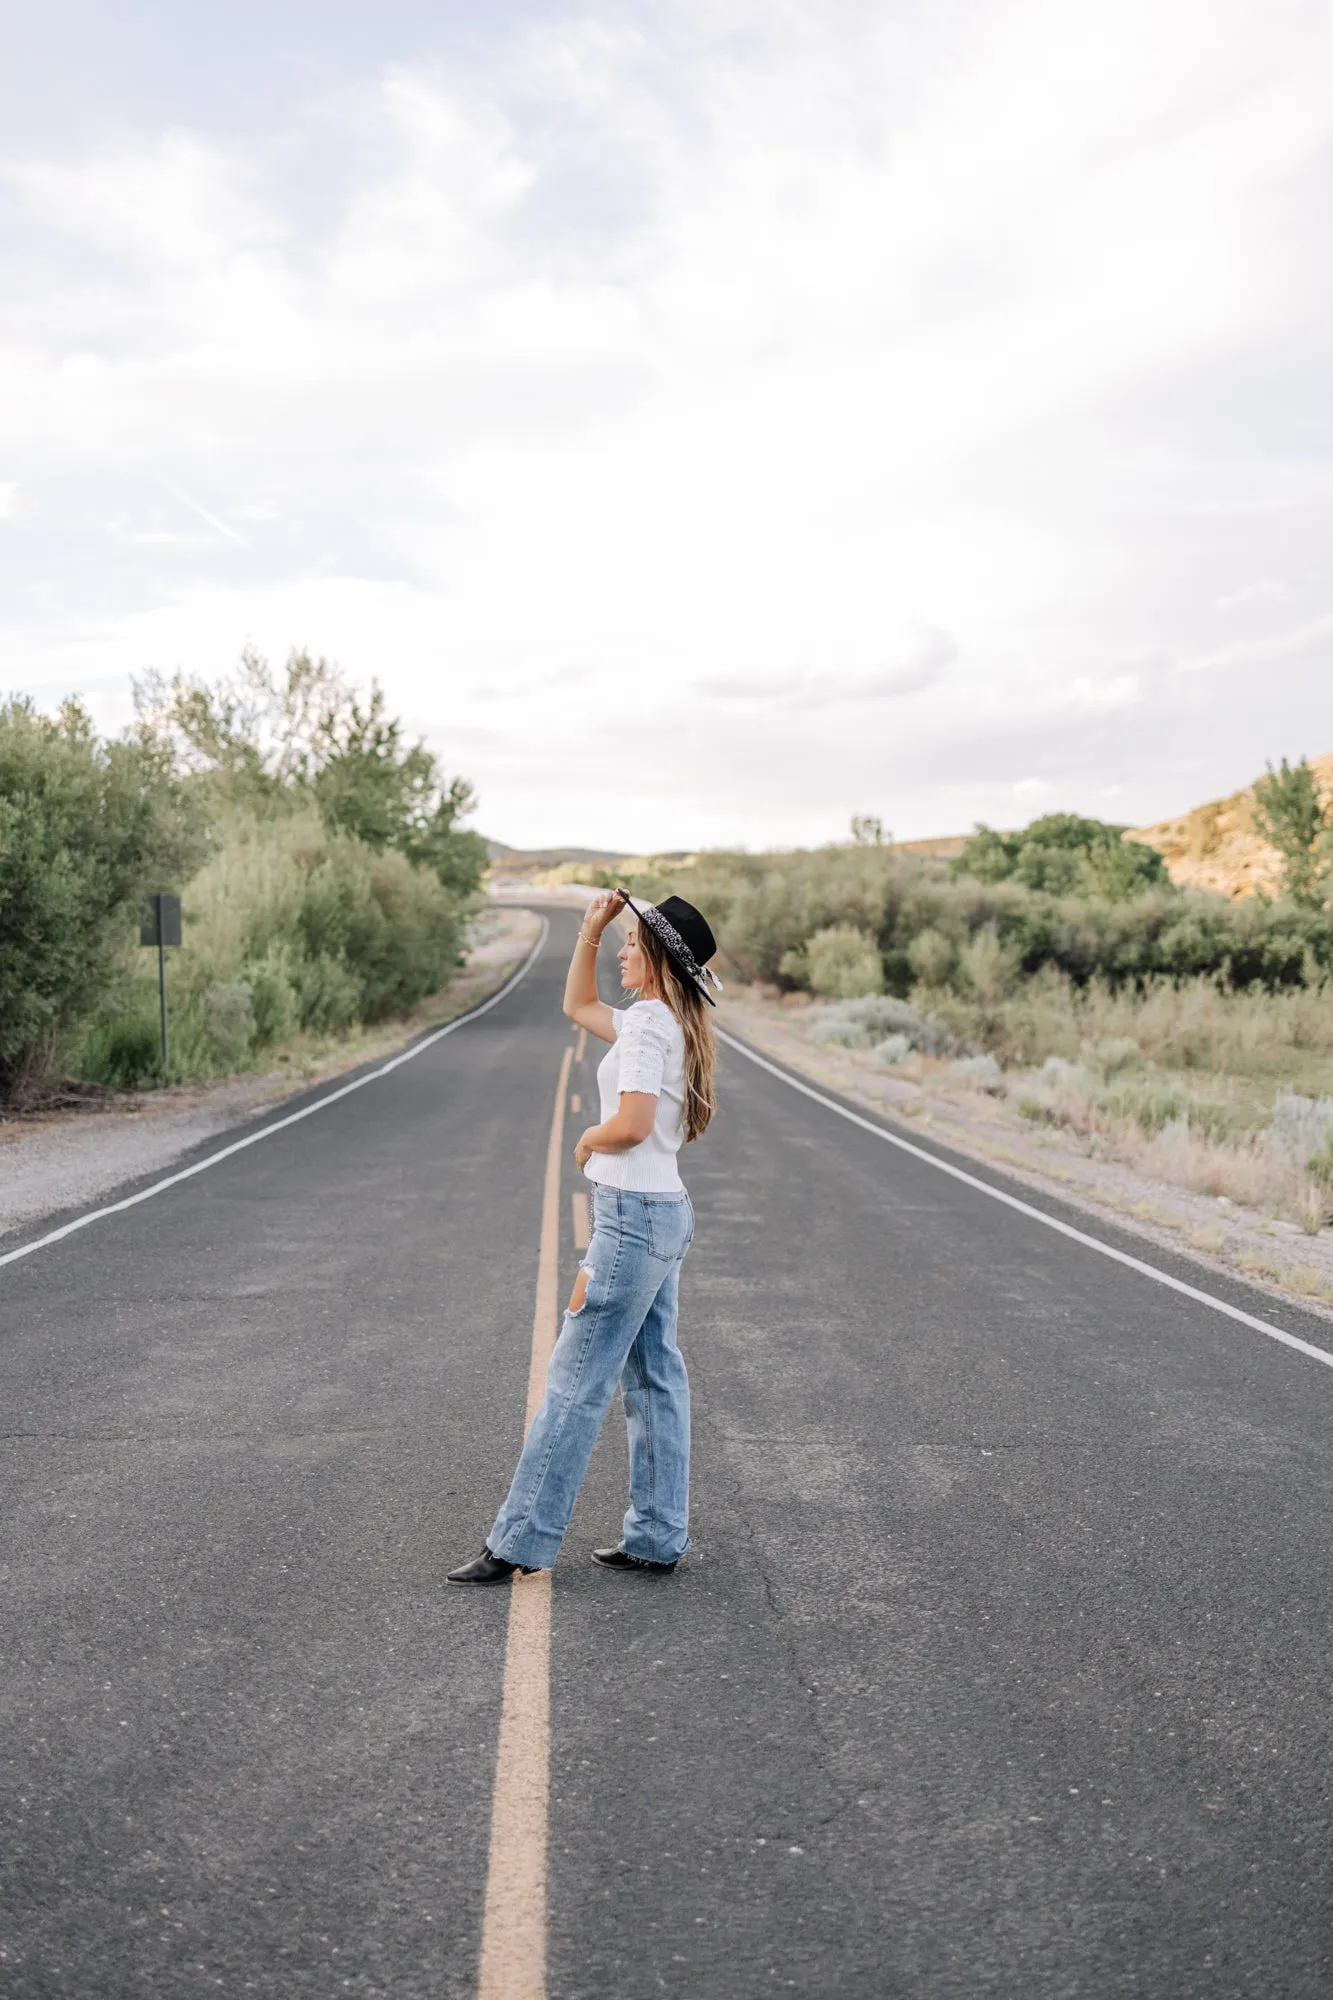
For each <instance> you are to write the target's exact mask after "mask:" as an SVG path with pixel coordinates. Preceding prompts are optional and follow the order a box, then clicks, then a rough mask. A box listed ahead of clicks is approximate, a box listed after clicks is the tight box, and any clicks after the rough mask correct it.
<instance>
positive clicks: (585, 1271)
mask: <svg viewBox="0 0 1333 2000" xmlns="http://www.w3.org/2000/svg"><path fill="white" fill-rule="evenodd" d="M596 1276H597V1272H596V1271H595V1269H594V1268H593V1266H592V1265H591V1264H580V1266H579V1274H578V1276H577V1278H575V1280H574V1289H573V1291H572V1292H571V1293H570V1295H569V1310H570V1311H571V1312H572V1313H577V1312H582V1311H583V1301H584V1300H585V1299H586V1298H587V1296H588V1286H589V1284H590V1282H591V1281H592V1279H593V1278H595V1277H596Z"/></svg>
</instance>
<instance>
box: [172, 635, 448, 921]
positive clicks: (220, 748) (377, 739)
mask: <svg viewBox="0 0 1333 2000" xmlns="http://www.w3.org/2000/svg"><path fill="white" fill-rule="evenodd" d="M135 698H136V702H137V703H138V706H139V710H140V713H141V714H142V715H143V716H145V717H146V718H147V719H149V720H150V721H151V722H152V723H153V724H154V725H155V726H156V727H158V728H160V729H164V730H165V731H167V732H168V733H169V734H170V735H171V737H172V738H173V740H174V741H175V742H176V744H177V746H178V750H179V753H180V756H181V759H182V762H183V763H184V765H185V767H186V769H187V770H190V771H192V772H194V773H195V774H196V775H197V776H198V777H199V778H200V779H201V780H202V781H203V782H204V783H205V784H206V785H207V786H209V787H211V788H212V789H213V790H214V791H215V792H216V793H217V794H218V795H219V796H220V798H221V799H223V800H225V801H226V802H228V803H233V804H239V805H246V806H250V807H252V808H254V809H257V810H260V811H281V810H283V809H284V808H285V807H287V806H293V805H300V804H304V803H306V802H308V801H310V800H313V802H314V803H315V805H316V806H317V807H318V809H319V811H320V814H321V816H322V818H323V820H324V823H325V825H326V826H329V827H334V828H337V829H339V830H340V831H342V832H344V833H351V834H354V835H355V836H356V837H357V839H358V840H363V841H364V842H365V843H366V845H367V846H368V847H372V848H374V849H375V850H376V851H377V852H381V853H382V852H383V851H384V850H385V849H386V848H392V849H393V850H395V851H396V852H398V853H400V854H403V855H405V856H406V857H407V859H408V860H409V861H411V862H412V863H413V864H414V866H416V867H421V868H429V869H430V870H431V871H432V872H433V873H434V874H436V875H437V876H438V877H439V879H440V881H441V882H442V883H443V884H444V885H445V887H446V888H449V889H452V890H453V891H454V892H455V893H456V894H458V895H459V896H463V897H466V896H470V895H472V894H474V893H475V892H476V890H477V888H478V887H479V886H480V883H481V878H482V875H483V873H484V872H485V868H486V862H487V854H486V843H485V841H484V840H483V839H482V838H481V836H480V834H477V833H472V832H468V831H465V830H464V829H463V828H462V827H461V826H460V825H459V824H458V822H459V821H460V820H461V819H463V818H464V817H465V816H466V815H467V814H468V813H469V812H471V811H472V809H473V807H474V805H475V798H474V795H473V792H472V787H471V786H470V785H469V784H468V783H467V782H466V780H465V779H462V778H453V779H451V780H449V781H448V782H447V783H446V781H445V780H444V778H443V776H442V774H441V772H440V769H439V765H438V762H437V760H436V758H435V756H434V754H433V752H432V751H430V750H429V749H427V747H426V745H425V743H424V742H423V741H420V740H418V741H416V742H410V741H409V740H408V738H407V736H406V733H405V731H404V728H403V724H402V722H401V721H400V720H399V719H398V718H397V717H396V716H391V715H390V714H389V713H388V707H387V703H386V700H385V695H384V691H383V689H382V688H381V687H380V686H379V684H378V683H377V682H373V681H372V683H371V688H370V694H369V696H368V697H367V698H366V699H365V700H364V701H363V700H362V699H361V697H360V696H359V695H358V694H357V691H356V690H355V688H354V687H353V686H352V685H351V683H350V682H349V681H348V680H347V679H346V678H345V676H344V675H343V674H342V673H341V672H340V671H339V669H338V668H337V667H335V666H333V665H332V664H331V663H330V662H329V661H328V660H324V659H312V658H311V656H310V655H309V654H308V653H304V652H293V653H291V654H290V655H289V656H288V659H287V664H286V666H285V668H284V669H283V670H282V672H281V673H275V672H274V671H273V669H272V668H271V667H270V666H269V663H268V661H267V660H265V659H263V658H262V657H261V656H260V655H259V654H258V653H255V652H253V651H250V650H247V651H246V652H244V653H242V655H241V661H240V667H239V669H238V671H237V674H236V676H235V678H234V679H231V680H222V681H218V682H216V683H214V684H210V683H208V682H206V681H203V680H198V679H193V678H189V677H187V676H185V675H182V674H177V675H176V676H175V678H174V679H173V680H171V681H166V680H164V679H163V677H162V676H161V675H160V674H157V675H149V676H148V677H146V678H145V679H144V680H143V681H141V682H139V683H137V684H136V687H135Z"/></svg>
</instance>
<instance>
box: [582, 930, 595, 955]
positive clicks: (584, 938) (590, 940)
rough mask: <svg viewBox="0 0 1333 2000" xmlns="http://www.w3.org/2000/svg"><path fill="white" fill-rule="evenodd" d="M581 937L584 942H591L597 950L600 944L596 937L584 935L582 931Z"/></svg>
mask: <svg viewBox="0 0 1333 2000" xmlns="http://www.w3.org/2000/svg"><path fill="white" fill-rule="evenodd" d="M579 938H580V940H581V941H582V942H583V943H584V944H590V945H591V946H592V948H593V950H594V951H596V949H597V945H598V940H597V939H596V938H590V937H584V935H583V932H582V931H580V932H579Z"/></svg>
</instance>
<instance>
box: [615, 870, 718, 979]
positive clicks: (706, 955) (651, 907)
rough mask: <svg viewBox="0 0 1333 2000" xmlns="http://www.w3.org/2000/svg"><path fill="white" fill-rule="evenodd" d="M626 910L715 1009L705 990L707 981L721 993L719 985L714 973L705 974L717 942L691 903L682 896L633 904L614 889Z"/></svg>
mask: <svg viewBox="0 0 1333 2000" xmlns="http://www.w3.org/2000/svg"><path fill="white" fill-rule="evenodd" d="M616 894H617V895H618V896H623V897H624V899H625V903H626V905H627V907H628V908H629V909H631V910H633V912H634V914H635V916H636V917H637V918H638V919H639V922H640V923H641V924H646V925H647V927H648V929H649V930H650V931H651V932H652V934H653V936H654V937H655V938H656V939H657V941H658V943H659V944H660V945H661V946H662V949H663V950H664V951H666V952H668V953H669V954H670V955H671V957H672V958H673V959H674V960H675V961H676V964H677V965H678V966H679V967H680V969H681V971H682V972H683V973H684V974H685V976H686V978H687V979H689V980H691V981H692V982H693V984H694V985H695V986H697V987H698V989H699V991H700V993H702V994H703V997H704V999H705V1000H706V1001H707V1002H708V1004H709V1006H710V1007H712V1006H715V1005H716V1004H717V1003H716V1002H715V1001H714V999H713V996H712V994H711V993H710V992H709V990H708V981H709V980H710V979H711V980H712V982H713V984H714V986H716V988H717V990H718V992H719V993H720V992H721V991H722V981H721V980H720V979H719V978H718V976H717V974H716V973H715V972H710V971H709V970H708V961H709V959H710V958H711V957H712V956H713V954H714V952H715V951H716V950H717V939H716V938H715V937H714V936H713V933H712V931H711V930H710V929H709V927H708V919H707V918H706V917H705V916H703V915H702V914H701V912H700V911H698V910H696V909H695V907H694V905H693V903H687V902H686V901H685V898H684V897H683V896H668V897H667V898H666V899H665V901H663V902H661V903H636V902H635V900H634V898H633V897H632V896H631V895H630V894H629V892H628V890H626V889H617V891H616Z"/></svg>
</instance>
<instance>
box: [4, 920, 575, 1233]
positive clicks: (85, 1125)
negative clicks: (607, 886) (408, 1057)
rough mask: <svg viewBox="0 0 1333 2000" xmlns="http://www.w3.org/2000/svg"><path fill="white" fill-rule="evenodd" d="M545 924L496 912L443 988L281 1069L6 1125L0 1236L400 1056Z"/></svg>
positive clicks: (493, 980)
mask: <svg viewBox="0 0 1333 2000" xmlns="http://www.w3.org/2000/svg"><path fill="white" fill-rule="evenodd" d="M540 928H541V918H540V917H539V916H538V915H537V914H536V913H535V912H534V911H531V910H525V909H515V908H505V909H494V910H491V911H488V912H487V914H486V916H485V917H484V918H483V919H482V922H481V925H480V926H479V930H478V935H477V938H476V941H475V943H474V944H473V947H472V949H471V951H470V952H469V953H468V959H467V963H466V965H465V967H464V969H463V971H462V972H461V973H460V974H459V975H458V977H457V979H455V980H454V981H453V983H452V984H451V985H449V986H447V987H446V988H445V989H444V991H443V992H441V993H437V994H434V995H433V996H432V997H431V998H430V999H429V1000H426V1001H424V1002H423V1003H422V1005H421V1006H420V1007H418V1008H415V1009H414V1010H413V1012H412V1013H411V1014H410V1015H409V1016H407V1017H406V1018H405V1019H404V1020H400V1021H392V1022H386V1023H384V1024H383V1025H381V1026H379V1027H376V1028H372V1029H367V1030H365V1031H363V1032H362V1033H360V1034H357V1035H350V1036H348V1037H347V1038H346V1039H345V1040H344V1041H340V1042H338V1043H337V1044H335V1045H334V1046H332V1047H331V1048H330V1049H329V1050H328V1051H327V1052H326V1053H325V1054H323V1055H321V1056H320V1057H319V1058H318V1059H317V1060H314V1061H309V1062H304V1063H302V1064H301V1065H300V1067H299V1068H298V1067H295V1066H293V1065H290V1064H288V1065H280V1066H278V1067H275V1068H274V1069H271V1070H268V1071H266V1072H265V1073H264V1074H262V1075H247V1076H231V1077H224V1078H222V1079H221V1080H220V1081H219V1082H217V1083H209V1084H195V1085H183V1086H179V1087H176V1088H173V1089H170V1090H153V1091H133V1092H125V1093H123V1094H121V1095H117V1096H113V1097H107V1098H103V1099H100V1100H90V1101H89V1103H88V1104H87V1105H86V1106H80V1107H79V1108H76V1109H71V1110H64V1109H62V1110H59V1111H52V1112H38V1113H34V1114H32V1115H30V1116H26V1117H21V1118H14V1119H10V1120H8V1121H6V1122H5V1123H3V1124H0V1238H2V1237H3V1236H4V1235H5V1234H7V1233H8V1232H10V1231H12V1230H16V1229H22V1228H25V1227H27V1226H28V1225H30V1224H32V1223H34V1222H39V1221H40V1220H41V1219H42V1218H43V1217H44V1216H47V1215H53V1214H56V1213H58V1212H60V1211H62V1210H65V1209H71V1208H79V1207H82V1206H84V1205H86V1204H87V1203H89V1202H92V1201H96V1200H98V1199H99V1198H100V1197H101V1196H102V1195H105V1194H106V1193H108V1192H109V1191H110V1190H111V1189H112V1188H115V1187H119V1186H121V1185H122V1184H123V1183H124V1182H126V1181H129V1180H135V1179H138V1178H139V1177H140V1176H142V1175H144V1174H151V1173H156V1172H159V1171H162V1170H165V1169H166V1168H168V1167H170V1166H171V1164H172V1162H173V1161H175V1160H177V1159H179V1158H180V1156H181V1155H182V1154H183V1153H186V1152H188V1151H189V1150H190V1148H191V1147H192V1146H197V1145H198V1144H199V1143H200V1141H201V1140H206V1139H212V1138H215V1137H217V1136H218V1135H219V1134H221V1133H223V1132H226V1131H228V1130H229V1129H230V1128H231V1127H232V1126H235V1125H239V1124H241V1123H243V1122H244V1120H246V1119H247V1118H250V1117H252V1116H253V1115H254V1113H255V1112H256V1111H258V1110H260V1109H261V1108H262V1107H263V1106H265V1105H268V1104H277V1103H280V1102H281V1101H282V1100H283V1099H284V1098H287V1097H292V1096H294V1095H295V1094H296V1093H297V1092H299V1091H302V1090H307V1089H308V1088H309V1087H310V1085H311V1084H312V1083H318V1082H322V1081H323V1080H324V1079H325V1078H327V1077H331V1076H337V1075H340V1074H342V1073H343V1072H344V1071H346V1070H350V1069H355V1068H357V1067H358V1066H359V1065H360V1064H361V1063H365V1062H370V1061H373V1060H374V1059H375V1057H377V1056H390V1055H393V1054H394V1053H395V1052H396V1051H397V1050H398V1049H401V1048H403V1047H405V1046H406V1044H407V1043H408V1042H410V1041H412V1040H413V1038H414V1037H415V1036H417V1035H419V1034H422V1033H423V1032H424V1031H425V1030H427V1029H429V1028H435V1027H442V1026H444V1025H445V1024H446V1023H447V1022H449V1021H452V1020H455V1019H456V1018H457V1017H458V1015H460V1014H464V1013H466V1012H467V1010H468V1008H469V1007H475V1006H476V1005H477V1003H478V1002H479V1001H481V1000H484V999H486V997H487V996H488V995H489V994H491V993H493V992H495V990H496V989H497V987H499V986H502V985H503V984H504V982H505V980H506V979H507V978H508V977H509V976H510V974H511V973H512V972H513V971H514V969H515V968H516V967H517V966H518V965H519V964H520V963H521V962H522V960H523V959H524V958H526V956H527V954H528V952H529V951H530V950H531V949H532V946H533V944H534V943H535V942H536V938H537V934H538V932H539V930H540Z"/></svg>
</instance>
